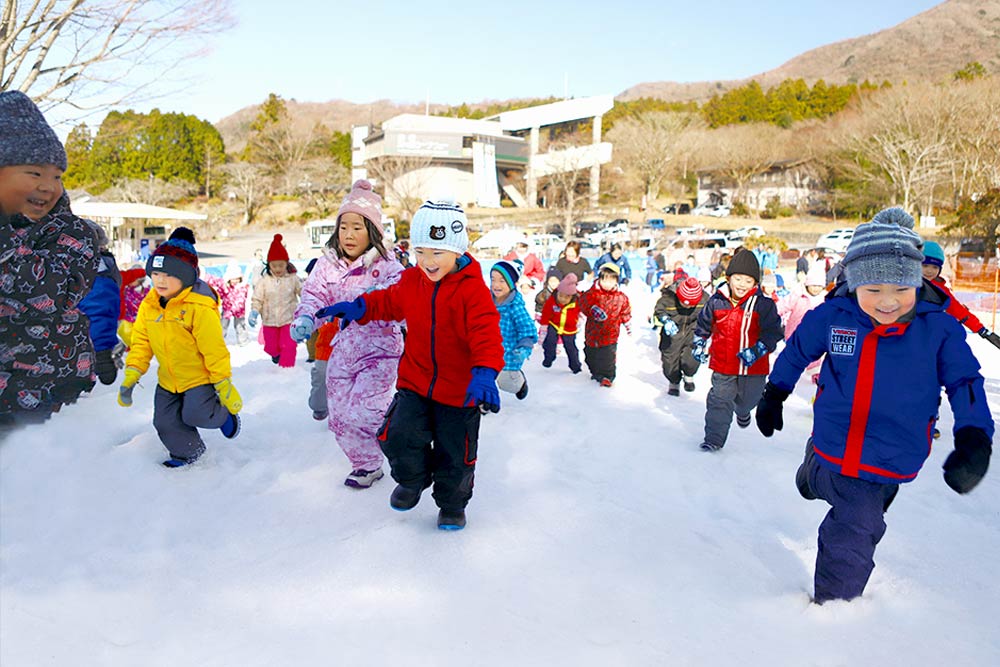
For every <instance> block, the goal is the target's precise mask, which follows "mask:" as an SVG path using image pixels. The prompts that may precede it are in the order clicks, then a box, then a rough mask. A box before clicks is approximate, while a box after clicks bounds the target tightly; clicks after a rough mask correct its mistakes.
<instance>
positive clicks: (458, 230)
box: [451, 220, 465, 234]
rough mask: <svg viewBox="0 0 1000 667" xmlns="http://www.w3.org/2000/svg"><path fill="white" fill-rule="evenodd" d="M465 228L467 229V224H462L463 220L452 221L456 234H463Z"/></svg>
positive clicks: (452, 227) (452, 229)
mask: <svg viewBox="0 0 1000 667" xmlns="http://www.w3.org/2000/svg"><path fill="white" fill-rule="evenodd" d="M463 229H465V226H464V225H462V221H461V220H455V221H453V222H452V223H451V231H453V232H455V233H456V234H461V233H462V230H463Z"/></svg>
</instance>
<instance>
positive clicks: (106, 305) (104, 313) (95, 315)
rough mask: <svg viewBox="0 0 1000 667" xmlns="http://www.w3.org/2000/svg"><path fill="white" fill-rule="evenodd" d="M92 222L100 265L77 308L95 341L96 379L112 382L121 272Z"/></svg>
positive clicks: (115, 374)
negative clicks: (85, 320)
mask: <svg viewBox="0 0 1000 667" xmlns="http://www.w3.org/2000/svg"><path fill="white" fill-rule="evenodd" d="M88 222H89V221H88ZM91 224H92V226H93V228H94V233H95V234H97V239H98V241H97V247H98V252H99V253H100V256H101V268H100V269H99V270H98V272H97V277H96V278H94V284H93V285H91V288H90V292H88V293H87V296H85V297H84V298H83V300H82V301H80V310H81V311H82V312H83V313H84V314H85V315H86V316H87V318H88V319H89V320H90V340H91V341H92V342H93V343H94V359H95V363H94V370H95V371H97V379H98V380H100V381H101V384H104V385H111V384H114V383H115V380H117V379H118V366H116V365H115V359H114V350H115V346H116V345H118V315H119V314H120V313H121V305H122V304H121V281H122V276H121V272H119V270H118V263H117V262H115V256H114V255H112V254H111V252H110V251H109V250H108V236H107V234H106V233H105V231H104V229H103V228H102V227H101V226H100V225H98V224H97V223H91Z"/></svg>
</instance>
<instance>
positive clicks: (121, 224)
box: [70, 199, 208, 265]
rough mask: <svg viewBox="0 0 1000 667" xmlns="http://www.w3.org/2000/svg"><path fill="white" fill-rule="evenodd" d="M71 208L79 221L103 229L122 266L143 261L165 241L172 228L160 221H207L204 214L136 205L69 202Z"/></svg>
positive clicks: (112, 250)
mask: <svg viewBox="0 0 1000 667" xmlns="http://www.w3.org/2000/svg"><path fill="white" fill-rule="evenodd" d="M70 208H71V209H72V210H73V213H75V214H77V215H78V216H80V217H81V218H87V219H88V220H93V221H94V222H96V223H97V224H99V225H101V226H102V227H104V229H105V231H106V232H107V234H108V239H109V240H110V242H111V252H112V254H114V256H115V259H117V260H118V262H119V264H121V265H127V264H129V263H131V262H133V261H135V260H139V259H144V258H145V256H148V254H149V252H151V251H152V250H154V249H155V248H156V246H157V245H159V244H160V243H162V242H163V241H165V240H166V239H167V230H168V229H169V228H170V227H171V226H172V225H167V224H163V223H162V222H161V221H164V220H178V221H182V222H197V221H202V220H208V216H207V215H204V214H203V213H192V212H191V211H181V210H179V209H176V208H167V207H166V206H153V205H152V204H140V203H137V202H115V201H91V200H87V199H85V200H80V201H72V200H71V201H70ZM154 221H155V222H154ZM151 223H152V224H151Z"/></svg>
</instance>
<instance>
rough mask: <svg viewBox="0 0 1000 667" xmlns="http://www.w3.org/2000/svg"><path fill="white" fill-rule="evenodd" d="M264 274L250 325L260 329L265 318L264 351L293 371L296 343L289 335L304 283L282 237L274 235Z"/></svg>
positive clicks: (256, 286) (258, 287) (257, 292)
mask: <svg viewBox="0 0 1000 667" xmlns="http://www.w3.org/2000/svg"><path fill="white" fill-rule="evenodd" d="M264 273H265V274H266V275H265V276H264V277H263V278H262V279H261V280H259V281H257V283H256V284H255V285H254V289H253V299H252V304H253V310H252V311H251V313H250V320H249V324H250V326H252V327H254V326H257V319H258V317H259V318H260V319H261V322H262V323H263V334H264V352H266V353H267V354H269V355H270V356H271V361H273V362H274V363H276V364H278V365H279V366H280V367H282V368H291V367H292V366H294V365H295V348H296V344H295V341H293V340H292V337H291V336H290V335H289V334H288V327H289V325H290V324H291V323H292V319H293V318H294V316H295V308H296V306H298V303H299V295H300V294H301V293H302V281H300V280H299V277H298V276H297V275H295V267H294V266H292V263H291V262H289V261H288V251H287V250H285V246H284V245H282V243H281V234H275V235H274V240H273V241H271V247H270V248H268V250H267V267H266V268H265V269H264Z"/></svg>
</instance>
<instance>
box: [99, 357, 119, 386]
mask: <svg viewBox="0 0 1000 667" xmlns="http://www.w3.org/2000/svg"><path fill="white" fill-rule="evenodd" d="M94 358H95V364H94V369H95V370H96V371H97V379H98V380H100V381H101V384H114V383H115V380H117V379H118V367H117V366H116V365H115V358H114V355H113V354H112V351H111V350H99V351H97V352H95V353H94Z"/></svg>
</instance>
